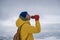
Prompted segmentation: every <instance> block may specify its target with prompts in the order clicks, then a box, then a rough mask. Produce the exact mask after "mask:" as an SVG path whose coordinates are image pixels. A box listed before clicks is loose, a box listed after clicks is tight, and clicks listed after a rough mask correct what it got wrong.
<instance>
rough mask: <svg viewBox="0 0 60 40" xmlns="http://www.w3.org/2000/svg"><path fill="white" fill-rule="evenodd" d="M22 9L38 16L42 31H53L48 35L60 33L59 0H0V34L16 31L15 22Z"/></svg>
mask: <svg viewBox="0 0 60 40" xmlns="http://www.w3.org/2000/svg"><path fill="white" fill-rule="evenodd" d="M22 11H27V12H28V13H29V14H30V15H35V14H38V15H39V16H40V23H41V28H42V32H45V33H46V32H47V33H46V34H48V33H50V32H53V31H54V33H52V34H49V36H50V35H54V36H58V35H55V32H57V33H58V34H59V33H60V0H0V27H1V28H0V34H3V35H5V34H4V33H6V34H13V33H14V32H15V31H16V25H15V22H16V20H17V18H18V16H19V14H20V12H22ZM52 30H53V31H52ZM12 31H13V32H12ZM11 32H12V33H11ZM42 34H43V33H41V34H38V35H40V36H41V35H42ZM5 36H6V35H5ZM42 36H43V35H42ZM45 36H46V35H45ZM59 37H60V36H59Z"/></svg>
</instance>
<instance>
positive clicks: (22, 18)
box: [16, 11, 41, 40]
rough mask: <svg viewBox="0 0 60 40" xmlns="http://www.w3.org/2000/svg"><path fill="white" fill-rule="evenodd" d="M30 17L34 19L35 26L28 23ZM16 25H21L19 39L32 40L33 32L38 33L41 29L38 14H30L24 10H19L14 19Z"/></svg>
mask: <svg viewBox="0 0 60 40" xmlns="http://www.w3.org/2000/svg"><path fill="white" fill-rule="evenodd" d="M30 18H33V19H35V21H36V26H35V27H33V26H31V25H30V22H29V21H30ZM21 25H22V27H21ZM16 26H17V27H18V28H20V27H21V31H20V37H21V40H34V38H33V33H39V32H40V31H41V28H40V23H39V16H38V15H35V16H30V15H29V14H28V13H27V12H26V11H24V12H21V14H20V15H19V18H18V20H17V21H16Z"/></svg>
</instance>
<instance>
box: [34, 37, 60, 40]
mask: <svg viewBox="0 0 60 40" xmlns="http://www.w3.org/2000/svg"><path fill="white" fill-rule="evenodd" d="M34 40H60V39H56V38H55V37H48V38H45V39H34Z"/></svg>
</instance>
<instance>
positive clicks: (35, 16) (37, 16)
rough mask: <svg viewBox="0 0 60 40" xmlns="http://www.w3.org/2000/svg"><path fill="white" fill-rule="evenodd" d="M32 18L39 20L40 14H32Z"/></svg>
mask: <svg viewBox="0 0 60 40" xmlns="http://www.w3.org/2000/svg"><path fill="white" fill-rule="evenodd" d="M31 18H32V19H35V21H38V20H39V15H34V16H31Z"/></svg>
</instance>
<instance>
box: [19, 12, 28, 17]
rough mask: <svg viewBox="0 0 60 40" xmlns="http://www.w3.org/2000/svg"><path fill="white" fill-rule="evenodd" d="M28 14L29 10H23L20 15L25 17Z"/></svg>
mask: <svg viewBox="0 0 60 40" xmlns="http://www.w3.org/2000/svg"><path fill="white" fill-rule="evenodd" d="M26 15H27V11H24V12H21V13H20V15H19V17H23V18H25V17H26Z"/></svg>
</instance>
